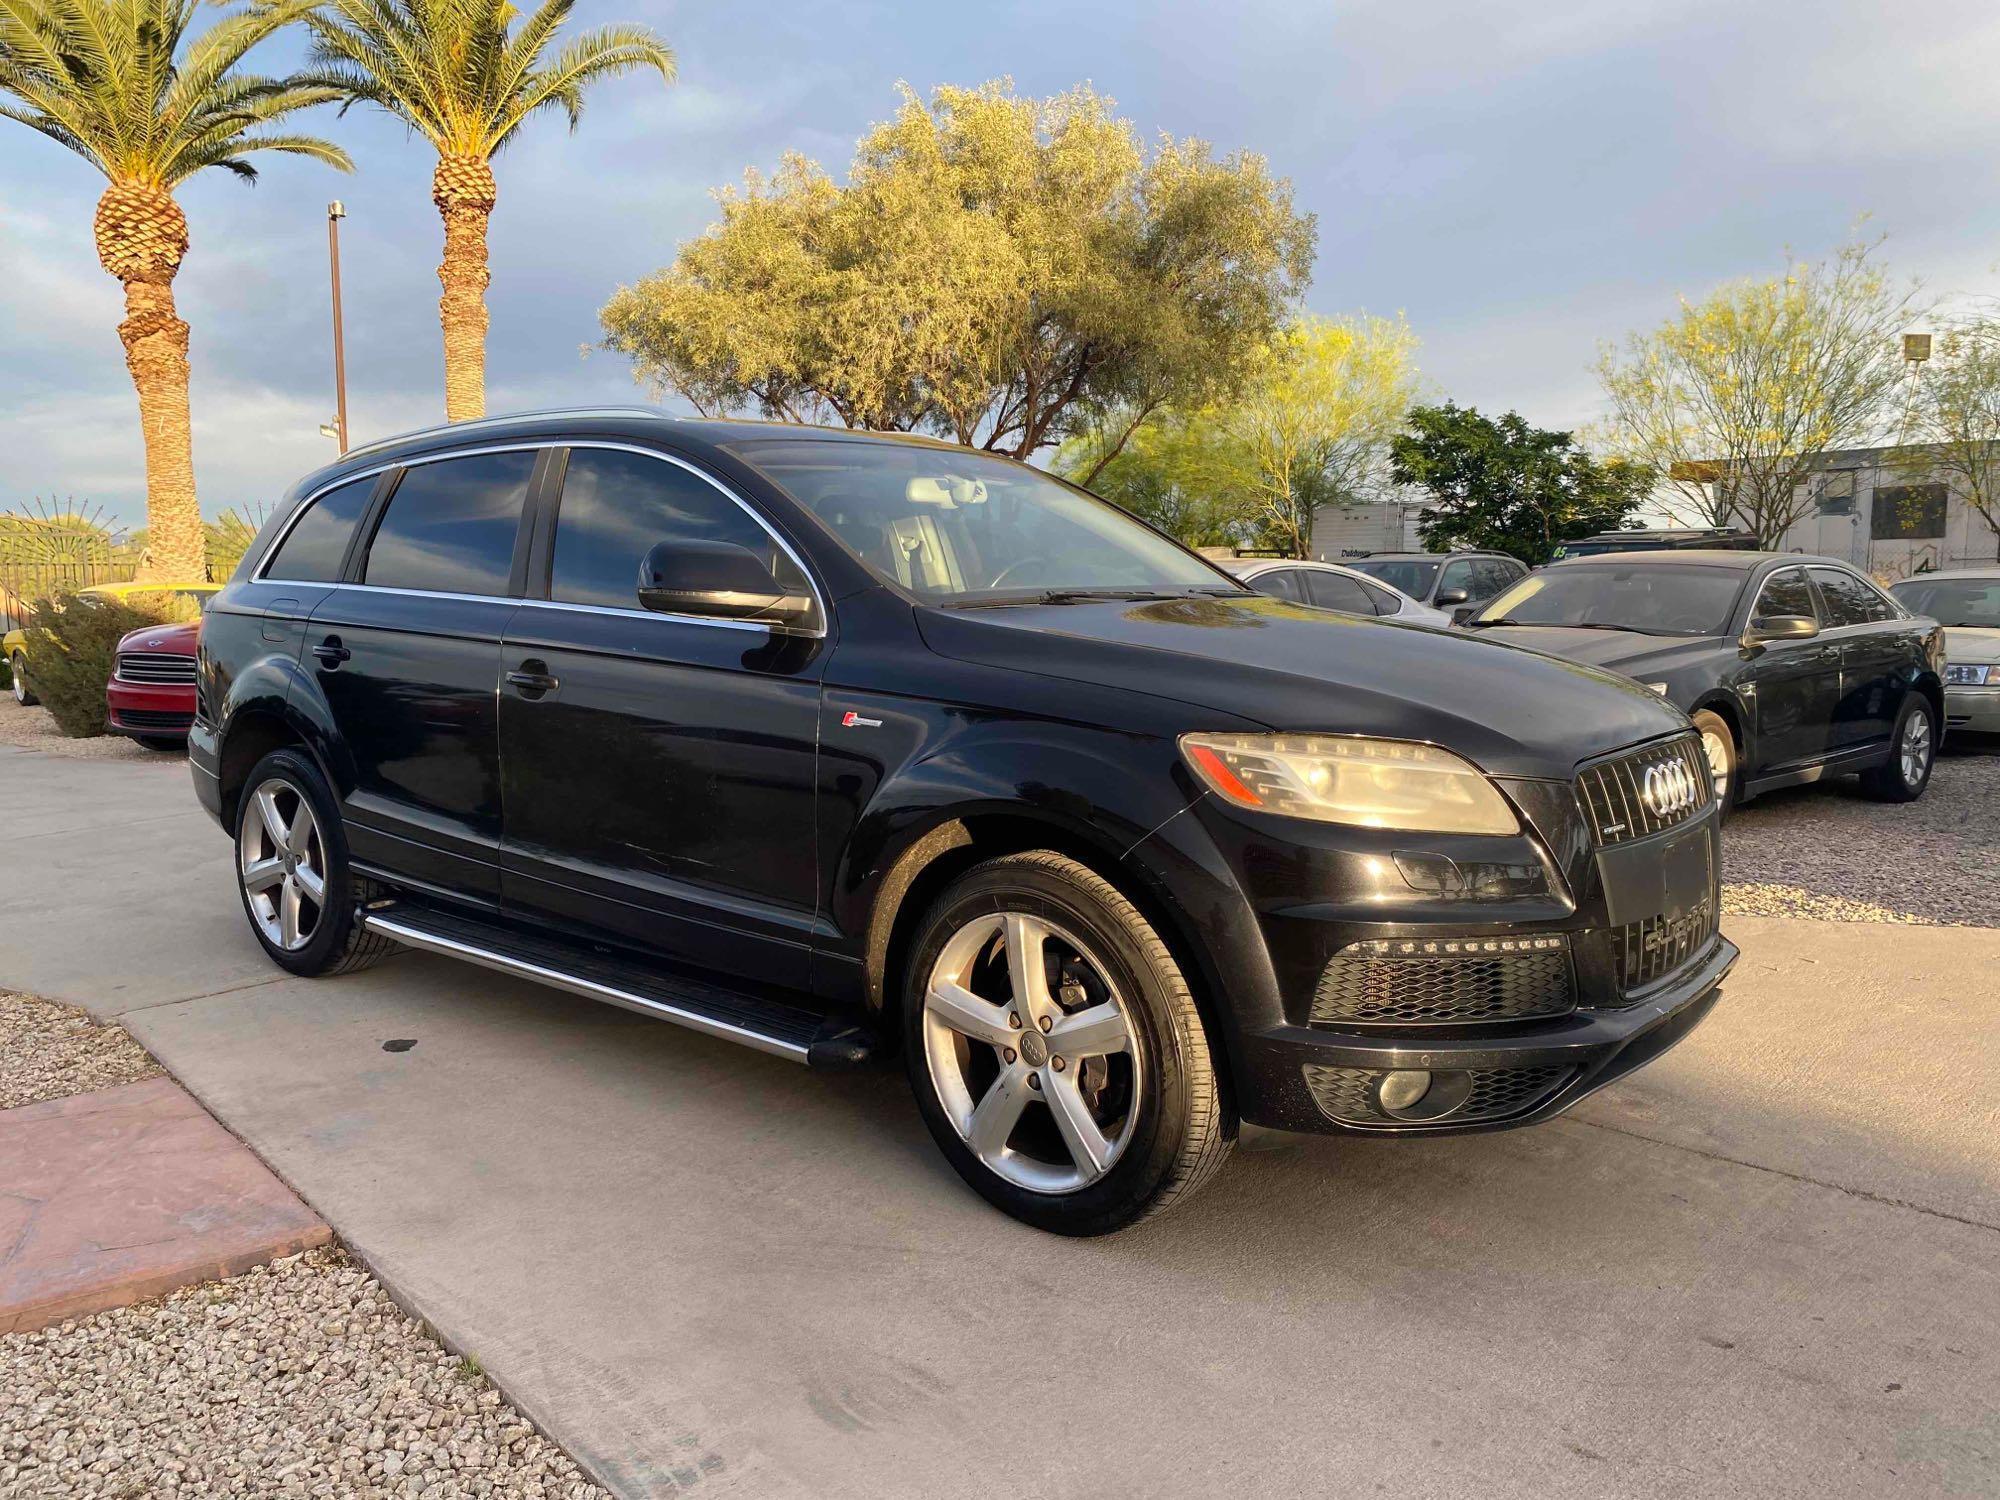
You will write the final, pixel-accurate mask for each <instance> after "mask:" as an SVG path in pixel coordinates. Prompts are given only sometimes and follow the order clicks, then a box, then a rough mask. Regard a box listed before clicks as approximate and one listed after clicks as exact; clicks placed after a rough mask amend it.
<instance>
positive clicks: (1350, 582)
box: [1221, 557, 1451, 630]
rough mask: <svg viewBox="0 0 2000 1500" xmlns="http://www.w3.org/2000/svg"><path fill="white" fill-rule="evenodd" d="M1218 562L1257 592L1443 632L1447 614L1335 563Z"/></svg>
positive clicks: (1252, 559)
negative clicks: (1428, 627) (1426, 626)
mask: <svg viewBox="0 0 2000 1500" xmlns="http://www.w3.org/2000/svg"><path fill="white" fill-rule="evenodd" d="M1221 565H1222V566H1223V567H1225V568H1227V569H1228V570H1229V571H1230V572H1232V573H1234V574H1235V575H1236V576H1237V577H1238V578H1240V579H1242V580H1243V581H1244V582H1245V583H1247V584H1249V585H1250V587H1251V588H1253V589H1255V590H1256V591H1257V592H1258V593H1260V594H1270V595H1272V596H1274V597H1276V598H1279V599H1291V600H1293V601H1295V602H1297V603H1299V604H1313V605H1317V606H1318V607H1319V608H1321V609H1337V610H1341V611H1343V612H1344V613H1346V614H1350V615H1376V616H1379V617H1381V618H1383V619H1389V620H1401V621H1402V622H1404V623H1405V624H1407V625H1431V626H1435V627H1436V628H1437V629H1440V630H1443V629H1445V628H1447V627H1448V626H1450V624H1451V615H1450V614H1449V613H1448V612H1447V611H1445V610H1442V609H1432V608H1431V607H1430V606H1429V605H1428V604H1419V603H1417V601H1416V600H1414V599H1412V598H1411V597H1410V596H1409V595H1408V594H1406V593H1404V592H1403V591H1402V590H1401V589H1397V588H1391V587H1390V586H1389V585H1388V584H1386V583H1383V582H1381V581H1380V580H1379V579H1374V578H1370V577H1369V576H1368V575H1367V574H1366V573H1361V572H1357V571H1356V570H1355V569H1353V568H1343V567H1342V566H1340V564H1338V563H1323V562H1299V561H1297V560H1295V559H1293V558H1289V557H1229V558H1223V559H1222V560H1221Z"/></svg>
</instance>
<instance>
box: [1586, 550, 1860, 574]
mask: <svg viewBox="0 0 2000 1500" xmlns="http://www.w3.org/2000/svg"><path fill="white" fill-rule="evenodd" d="M1633 559H1637V560H1641V561H1644V562H1645V563H1646V565H1647V566H1648V567H1652V566H1655V565H1657V566H1659V567H1663V568H1734V569H1736V570H1737V571H1738V572H1742V573H1748V572H1752V571H1753V570H1755V569H1757V568H1761V567H1762V566H1764V564H1766V563H1792V564H1804V563H1812V564H1814V565H1815V566H1821V567H1830V568H1846V569H1847V570H1848V571H1849V572H1853V571H1854V564H1853V563H1850V562H1843V561H1842V560H1841V559H1840V558H1837V557H1819V556H1816V555H1815V554H1813V553H1810V552H1734V551H1729V550H1727V549H1724V548H1721V547H1688V548H1682V549H1679V550H1676V551H1673V552H1645V551H1640V552H1593V553H1591V554H1590V555H1589V556H1588V557H1564V558H1558V559H1557V560H1556V561H1555V562H1552V563H1549V564H1548V566H1549V567H1551V568H1602V567H1607V566H1615V565H1620V564H1621V563H1622V564H1623V565H1626V566H1629V565H1630V561H1631V560H1633Z"/></svg>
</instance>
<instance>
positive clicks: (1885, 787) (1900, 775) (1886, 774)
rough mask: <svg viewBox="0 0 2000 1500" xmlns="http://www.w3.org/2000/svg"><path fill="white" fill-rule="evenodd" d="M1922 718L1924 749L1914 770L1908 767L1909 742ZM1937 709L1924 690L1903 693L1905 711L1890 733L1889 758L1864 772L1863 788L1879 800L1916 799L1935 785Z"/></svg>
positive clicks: (1906, 800)
mask: <svg viewBox="0 0 2000 1500" xmlns="http://www.w3.org/2000/svg"><path fill="white" fill-rule="evenodd" d="M1918 716H1921V717H1922V720H1923V723H1922V739H1923V751H1922V753H1921V754H1919V755H1917V756H1915V757H1914V760H1915V765H1914V768H1913V769H1912V770H1905V769H1904V765H1903V762H1904V759H1905V756H1904V754H1903V751H1904V747H1905V741H1906V740H1907V739H1908V738H1909V737H1910V736H1911V734H1912V721H1913V720H1915V719H1917V718H1918ZM1937 746H1938V734H1937V710H1936V709H1934V708H1932V707H1931V701H1930V699H1928V698H1926V697H1925V696H1924V695H1923V694H1922V693H1918V692H1910V693H1906V694H1904V696H1903V711H1902V712H1901V713H1899V714H1897V715H1896V728H1895V731H1894V732H1893V733H1892V734H1890V736H1889V758H1888V759H1887V760H1886V761H1884V762H1883V763H1882V764H1881V765H1879V766H1876V767H1875V768H1874V769H1873V770H1868V771H1863V772H1862V773H1861V790H1862V792H1863V793H1865V794H1866V795H1867V796H1869V797H1872V798H1873V799H1874V800H1875V801H1877V802H1914V801H1916V800H1917V798H1919V797H1921V796H1923V794H1924V788H1925V787H1927V786H1929V785H1930V784H1931V771H1932V769H1933V768H1934V767H1935V766H1936V765H1937Z"/></svg>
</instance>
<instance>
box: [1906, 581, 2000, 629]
mask: <svg viewBox="0 0 2000 1500" xmlns="http://www.w3.org/2000/svg"><path fill="white" fill-rule="evenodd" d="M1889 592H1890V593H1892V594H1894V595H1895V596H1896V602H1897V603H1898V604H1900V605H1902V606H1903V608H1905V609H1907V610H1909V611H1910V612H1911V613H1912V614H1918V615H1929V616H1930V617H1931V618H1932V619H1933V620H1936V621H1937V622H1938V624H1940V625H1958V626H1962V627H1966V628H1969V629H1975V630H2000V578H1911V579H1907V580H1905V581H1904V582H1902V583H1899V584H1897V585H1896V586H1895V587H1894V588H1892V589H1890V590H1889Z"/></svg>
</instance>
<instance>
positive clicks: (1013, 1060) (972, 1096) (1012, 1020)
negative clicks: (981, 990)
mask: <svg viewBox="0 0 2000 1500" xmlns="http://www.w3.org/2000/svg"><path fill="white" fill-rule="evenodd" d="M1051 943H1054V944H1055V945H1057V951H1056V953H1055V955H1054V957H1055V961H1056V962H1057V964H1059V965H1060V966H1061V969H1062V972H1063V974H1064V975H1065V979H1064V982H1063V983H1062V985H1061V986H1060V988H1061V989H1062V990H1063V991H1065V994H1066V997H1067V998H1068V999H1069V1001H1070V1003H1069V1004H1067V1005H1066V1004H1065V1003H1064V1001H1063V1000H1059V999H1058V998H1057V996H1056V994H1055V993H1054V992H1053V991H1052V990H1051V989H1050V986H1049V972H1048V971H1049V964H1050V956H1051V955H1050V952H1049V948H1050V944H1051ZM1003 958H1004V960H1005V976H1004V981H1002V980H1001V978H1000V976H999V975H998V974H997V972H996V971H997V969H998V967H999V961H1000V960H1001V959H1003ZM1079 966H1080V967H1079ZM975 970H979V971H981V977H982V978H983V979H984V981H985V985H986V987H987V988H989V989H995V988H999V987H1000V984H1001V983H1002V982H1004V984H1005V988H1006V991H1007V993H1006V995H1005V996H1004V997H1003V998H1001V999H999V1000H989V999H987V998H985V997H984V996H982V995H980V994H977V993H975V991H974V989H973V984H974V982H975V979H974V975H975ZM1072 986H1074V990H1075V991H1076V992H1078V993H1072ZM1086 1001H1087V1002H1089V1003H1084V1002H1086ZM924 1057H925V1061H926V1063H927V1064H928V1065H929V1068H930V1078H931V1085H932V1087H933V1088H934V1089H935V1090H936V1092H937V1098H938V1102H939V1103H940V1104H942V1105H943V1106H944V1112H945V1114H946V1115H948V1116H949V1117H950V1119H951V1122H952V1124H953V1125H954V1126H955V1127H956V1128H957V1130H958V1133H959V1136H960V1138H961V1139H963V1140H964V1142H965V1143H966V1145H968V1146H970V1147H971V1148H972V1151H973V1154H974V1155H975V1156H977V1157H978V1158H979V1160H980V1161H981V1162H982V1163H984V1164H985V1165H986V1166H987V1167H988V1168H989V1169H991V1170H992V1171H993V1172H994V1173H995V1174H996V1175H998V1176H999V1177H1001V1178H1003V1179H1005V1180H1006V1181H1008V1182H1011V1183H1013V1184H1014V1185H1015V1186H1016V1187H1021V1188H1026V1189H1028V1190H1030V1191H1032V1192H1038V1193H1072V1192H1075V1191H1076V1190H1077V1189H1078V1188H1082V1187H1087V1186H1089V1185H1090V1184H1091V1183H1093V1182H1095V1181H1097V1180H1098V1179H1099V1178H1100V1177H1102V1176H1103V1175H1104V1174H1105V1173H1106V1172H1108V1171H1110V1170H1111V1168H1112V1166H1113V1165H1114V1164H1115V1163H1116V1162H1117V1160H1118V1158H1119V1157H1120V1156H1121V1155H1123V1154H1124V1151H1125V1147H1126V1146H1127V1145H1128V1144H1129V1143H1130V1141H1131V1139H1132V1129H1133V1126H1134V1124H1135V1122H1136V1120H1137V1118H1138V1113H1139V1100H1140V1098H1141V1097H1142V1092H1141V1089H1142V1084H1143V1082H1144V1079H1143V1076H1142V1072H1141V1069H1142V1061H1141V1057H1140V1049H1139V1046H1138V1043H1137V1040H1136V1038H1135V1035H1134V1028H1133V1024H1132V1013H1131V1010H1130V1008H1129V1005H1128V1002H1127V1001H1126V1000H1125V999H1124V997H1123V996H1121V995H1120V994H1119V993H1118V991H1117V989H1116V987H1115V986H1114V985H1113V984H1112V983H1111V979H1110V974H1109V971H1108V970H1107V969H1106V967H1105V965H1104V963H1103V962H1102V961H1101V960H1100V959H1098V958H1097V956H1096V955H1095V954H1093V953H1092V952H1091V950H1090V949H1089V948H1087V947H1085V946H1084V945H1083V944H1082V943H1080V942H1078V941H1077V939H1076V938H1074V937H1072V936H1071V935H1070V934H1069V933H1067V932H1065V931H1064V930H1063V929H1062V928H1060V927H1058V926H1056V925H1055V924H1054V923H1052V922H1047V921H1044V920H1043V919H1041V918H1040V917H1031V916H1028V915H1026V914H1025V913H1022V912H1005V913H1000V912H996V913H994V914H992V915H990V916H984V917H979V918H976V919H975V920H973V921H971V922H968V923H967V924H966V925H965V926H963V927H961V928H959V930H958V931H957V932H955V933H953V934H952V936H951V939H950V941H949V942H947V943H946V944H945V945H944V951H943V952H941V953H940V954H939V955H938V958H937V962H936V963H935V964H933V965H932V966H931V972H930V978H929V980H928V981H927V983H926V984H925V987H924ZM1107 1084H1108V1085H1110V1086H1109V1087H1107ZM1107 1101H1108V1104H1107ZM1037 1107H1039V1108H1037ZM1041 1110H1046V1111H1047V1117H1049V1118H1052V1120H1053V1125H1054V1131H1053V1133H1051V1132H1049V1131H1048V1130H1047V1129H1046V1128H1043V1129H1040V1130H1039V1131H1038V1129H1037V1126H1038V1123H1039V1121H1040V1120H1041V1119H1042V1118H1044V1117H1042V1116H1041V1114H1040V1111H1041ZM1038 1134H1039V1136H1040V1140H1039V1141H1037V1140H1036V1139H1035V1138H1036V1136H1037V1135H1038ZM1038 1146H1039V1147H1040V1149H1039V1150H1038V1149H1037V1147H1038ZM1057 1149H1059V1150H1060V1151H1061V1153H1062V1155H1063V1157H1066V1158H1067V1159H1066V1160H1065V1159H1051V1157H1052V1156H1054V1154H1055V1150H1057Z"/></svg>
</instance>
